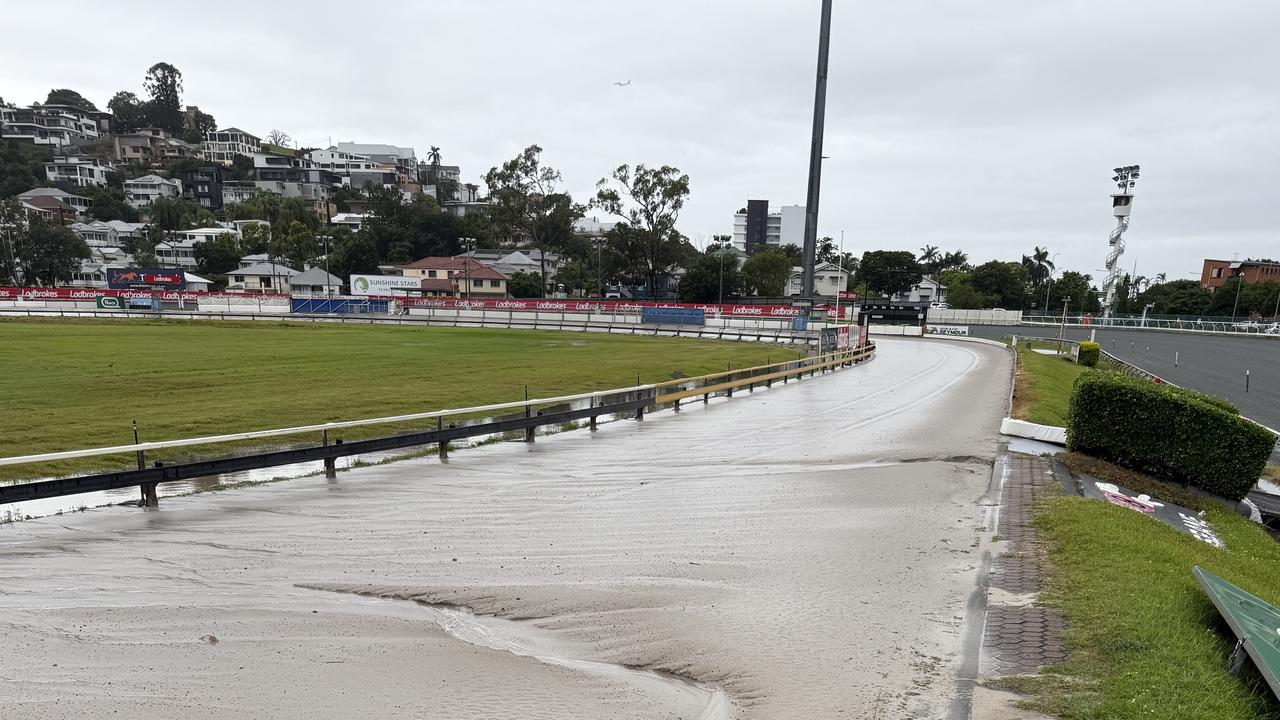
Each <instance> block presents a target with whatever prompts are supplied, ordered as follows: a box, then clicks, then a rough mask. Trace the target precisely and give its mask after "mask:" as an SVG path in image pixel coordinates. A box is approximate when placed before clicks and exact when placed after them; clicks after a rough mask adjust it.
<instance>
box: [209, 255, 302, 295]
mask: <svg viewBox="0 0 1280 720" xmlns="http://www.w3.org/2000/svg"><path fill="white" fill-rule="evenodd" d="M241 265H242V267H239V268H236V269H235V270H232V271H231V272H229V273H227V292H237V293H287V292H289V280H290V279H291V278H293V277H294V276H295V275H301V274H302V273H300V272H298V271H297V270H294V269H293V268H291V267H289V266H288V265H281V264H279V263H272V262H257V263H253V264H251V265H245V264H244V263H241Z"/></svg>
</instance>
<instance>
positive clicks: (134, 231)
mask: <svg viewBox="0 0 1280 720" xmlns="http://www.w3.org/2000/svg"><path fill="white" fill-rule="evenodd" d="M103 224H104V225H107V226H108V227H110V228H111V229H112V230H115V232H116V238H117V239H119V241H120V242H121V244H123V243H126V242H128V241H129V240H136V239H140V238H142V237H143V236H145V235H146V234H147V224H146V223H131V222H125V221H124V220H108V221H106V222H105V223H103Z"/></svg>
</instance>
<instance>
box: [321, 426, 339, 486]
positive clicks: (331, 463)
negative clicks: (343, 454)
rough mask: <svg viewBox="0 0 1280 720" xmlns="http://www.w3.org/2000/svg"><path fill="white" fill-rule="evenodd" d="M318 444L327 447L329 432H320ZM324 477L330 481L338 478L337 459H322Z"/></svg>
mask: <svg viewBox="0 0 1280 720" xmlns="http://www.w3.org/2000/svg"><path fill="white" fill-rule="evenodd" d="M320 444H321V445H323V446H324V447H329V431H328V430H322V431H321V434H320ZM324 476H325V477H326V478H329V479H330V480H332V479H334V478H336V477H338V459H337V458H331V457H327V458H325V459H324Z"/></svg>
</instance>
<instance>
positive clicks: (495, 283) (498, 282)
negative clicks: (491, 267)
mask: <svg viewBox="0 0 1280 720" xmlns="http://www.w3.org/2000/svg"><path fill="white" fill-rule="evenodd" d="M489 287H502V281H501V280H490V281H489Z"/></svg>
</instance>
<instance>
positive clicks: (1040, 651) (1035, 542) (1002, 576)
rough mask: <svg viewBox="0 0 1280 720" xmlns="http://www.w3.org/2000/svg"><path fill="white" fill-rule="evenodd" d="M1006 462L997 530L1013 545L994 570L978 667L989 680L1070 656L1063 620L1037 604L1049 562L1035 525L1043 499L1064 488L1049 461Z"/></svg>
mask: <svg viewBox="0 0 1280 720" xmlns="http://www.w3.org/2000/svg"><path fill="white" fill-rule="evenodd" d="M1004 462H1005V468H1004V483H1003V491H1002V496H1001V504H1002V505H1003V507H1002V509H1001V514H1000V521H999V523H998V529H997V531H996V532H997V535H999V536H1001V537H1002V538H1003V542H1004V543H1007V545H1008V547H1007V549H1006V550H1005V552H1003V553H1002V554H1000V555H999V556H997V557H996V559H995V560H994V562H993V563H992V568H991V576H990V590H989V593H988V598H987V618H986V624H985V629H984V631H983V641H982V655H981V660H980V664H979V667H980V672H981V673H982V675H983V676H985V677H988V678H990V677H999V676H1002V675H1024V674H1033V673H1036V672H1039V671H1040V669H1041V668H1044V667H1045V666H1047V665H1052V664H1055V663H1059V662H1062V660H1063V659H1065V657H1066V646H1065V644H1064V643H1063V641H1062V631H1063V629H1064V628H1065V627H1066V623H1065V622H1064V620H1063V619H1062V616H1061V615H1059V614H1058V612H1057V611H1055V610H1052V609H1049V608H1044V607H1035V606H1034V603H1035V600H1036V594H1037V593H1039V592H1040V587H1041V582H1042V579H1043V578H1044V577H1045V575H1046V573H1047V571H1048V559H1047V557H1046V554H1045V548H1044V546H1043V545H1042V544H1041V543H1040V542H1039V539H1038V538H1037V533H1036V529H1035V527H1034V526H1033V525H1032V521H1033V511H1034V508H1035V503H1036V501H1037V500H1038V499H1039V498H1040V497H1042V496H1043V495H1045V494H1046V493H1052V492H1055V488H1057V487H1061V485H1060V484H1059V480H1058V478H1057V477H1056V476H1055V474H1054V469H1053V463H1052V462H1051V461H1049V460H1048V459H1046V458H1041V457H1034V456H1031V455H1022V454H1019V453H1010V454H1008V455H1007V456H1006V457H1005V460H1004Z"/></svg>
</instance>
